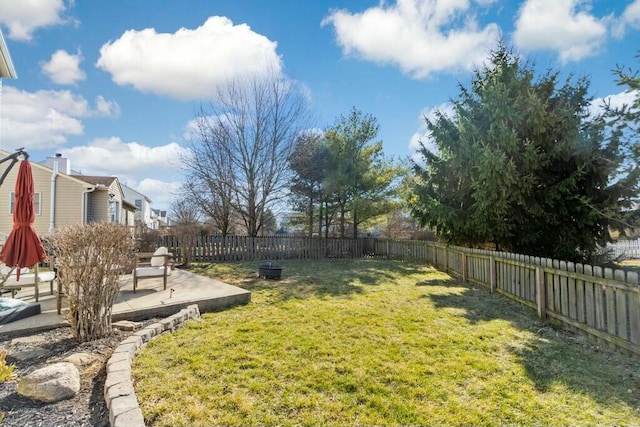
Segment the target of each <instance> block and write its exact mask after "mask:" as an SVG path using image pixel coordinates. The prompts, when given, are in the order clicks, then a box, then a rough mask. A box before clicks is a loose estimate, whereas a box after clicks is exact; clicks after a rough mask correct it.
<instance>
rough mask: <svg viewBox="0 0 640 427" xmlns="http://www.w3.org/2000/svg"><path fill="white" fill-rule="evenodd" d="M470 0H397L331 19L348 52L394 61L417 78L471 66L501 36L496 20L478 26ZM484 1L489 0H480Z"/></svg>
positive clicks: (341, 12)
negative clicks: (393, 2)
mask: <svg viewBox="0 0 640 427" xmlns="http://www.w3.org/2000/svg"><path fill="white" fill-rule="evenodd" d="M471 3H472V2H470V1H469V0H422V1H420V0H398V1H397V2H396V3H395V4H392V5H386V3H385V2H381V3H380V5H379V6H377V7H371V8H369V9H367V10H365V11H364V12H362V13H351V12H349V11H347V10H335V11H333V12H331V13H330V14H329V16H327V17H326V18H325V19H324V20H323V21H322V25H327V24H332V25H333V27H334V29H335V33H336V39H337V43H338V44H339V45H340V46H341V47H342V51H343V53H344V54H345V55H352V54H353V55H355V56H358V57H360V58H362V59H364V60H367V61H373V62H377V63H390V64H395V65H398V66H399V67H400V69H401V70H402V71H403V72H404V73H407V74H409V75H411V76H412V77H414V78H424V77H428V76H429V75H430V74H432V73H434V72H439V71H456V70H458V69H471V68H473V66H474V65H477V64H479V63H480V62H481V61H482V60H483V59H484V58H485V57H486V55H487V53H488V51H489V50H490V48H491V47H492V46H493V45H495V43H496V41H497V40H498V38H499V34H500V29H499V27H498V25H496V24H495V23H491V24H488V25H486V26H485V27H483V28H480V27H479V25H478V23H477V21H476V19H475V16H474V14H473V13H472V12H473V11H472V9H471ZM475 3H476V4H478V5H480V6H483V5H484V6H486V5H488V4H489V3H490V1H488V0H481V1H476V2H475Z"/></svg>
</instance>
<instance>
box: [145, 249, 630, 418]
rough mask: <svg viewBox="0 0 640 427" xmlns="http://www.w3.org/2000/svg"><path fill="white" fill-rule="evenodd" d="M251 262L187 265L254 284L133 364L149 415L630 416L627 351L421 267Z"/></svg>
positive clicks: (157, 343) (242, 283)
mask: <svg viewBox="0 0 640 427" xmlns="http://www.w3.org/2000/svg"><path fill="white" fill-rule="evenodd" d="M257 264H258V263H233V264H231V263H228V264H217V265H215V266H213V267H209V268H201V269H200V270H198V271H197V272H198V273H201V274H209V275H211V276H213V277H218V278H221V279H223V280H225V281H227V282H228V283H232V284H236V285H238V286H242V287H244V288H246V289H249V290H251V291H252V293H253V295H252V302H251V303H250V304H248V305H246V306H241V307H236V308H233V309H230V310H227V311H224V312H219V313H211V314H205V315H204V316H203V320H202V321H199V322H191V323H188V324H187V326H185V327H183V328H181V329H179V330H178V331H177V332H176V333H175V334H172V335H164V336H162V337H160V338H158V339H157V340H154V341H152V342H151V343H150V344H149V345H148V346H147V347H146V348H145V349H144V350H143V351H142V352H141V353H140V354H139V355H138V356H137V357H136V358H135V361H134V367H133V375H134V381H135V388H136V394H137V396H138V399H139V401H140V404H141V406H142V410H143V413H144V416H145V420H146V421H147V423H149V424H152V425H154V426H213V425H238V426H247V425H283V426H293V425H336V426H343V425H495V426H498V425H596V424H600V425H640V412H639V410H640V409H639V408H640V383H639V377H640V364H639V363H638V362H636V361H635V360H633V359H630V358H627V357H624V356H621V355H617V354H615V353H611V352H609V351H608V350H602V349H598V348H596V347H594V346H593V345H591V344H590V343H589V342H588V341H586V340H584V339H582V338H580V337H576V336H572V335H570V334H565V333H563V332H561V331H557V330H554V329H552V328H550V327H549V326H548V325H546V324H545V323H543V322H541V321H538V320H537V319H536V317H535V312H534V311H533V310H531V309H529V308H526V307H522V306H520V305H518V304H517V303H514V302H512V301H510V300H508V299H506V298H505V297H503V296H500V295H491V294H489V293H488V291H487V290H486V289H484V288H478V287H474V286H470V285H464V284H461V283H459V282H458V281H456V280H453V279H451V278H450V277H449V276H447V275H445V274H443V273H440V272H437V271H435V270H434V269H432V268H430V267H429V266H424V265H418V264H411V263H405V262H394V261H387V260H374V259H366V260H353V261H352V260H337V261H300V262H289V261H287V262H283V263H282V265H283V266H284V267H285V279H284V280H281V281H265V280H261V279H258V278H256V273H255V271H256V265H257Z"/></svg>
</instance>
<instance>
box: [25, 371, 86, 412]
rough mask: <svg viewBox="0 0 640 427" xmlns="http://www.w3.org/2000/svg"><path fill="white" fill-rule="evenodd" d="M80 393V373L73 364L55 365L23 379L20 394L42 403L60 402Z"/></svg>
mask: <svg viewBox="0 0 640 427" xmlns="http://www.w3.org/2000/svg"><path fill="white" fill-rule="evenodd" d="M79 391H80V373H79V372H78V368H76V367H75V365H74V364H73V363H69V362H62V363H54V364H52V365H49V366H45V367H44V368H41V369H38V370H35V371H33V372H32V373H30V374H29V375H26V376H24V377H22V379H21V380H20V382H19V383H18V394H19V395H21V396H24V397H28V398H29V399H33V400H40V401H42V402H49V403H51V402H58V401H60V400H64V399H68V398H70V397H73V396H75V395H76V394H77V393H78V392H79Z"/></svg>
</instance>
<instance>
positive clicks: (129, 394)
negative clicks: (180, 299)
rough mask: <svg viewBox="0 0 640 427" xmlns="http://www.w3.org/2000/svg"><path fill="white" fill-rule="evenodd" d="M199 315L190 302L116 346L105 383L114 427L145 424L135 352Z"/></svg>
mask: <svg viewBox="0 0 640 427" xmlns="http://www.w3.org/2000/svg"><path fill="white" fill-rule="evenodd" d="M199 318H200V310H199V309H198V305H197V304H193V305H190V306H188V307H187V308H184V309H182V310H180V311H179V312H178V313H176V314H174V315H172V316H169V317H167V318H165V319H162V320H160V321H159V322H156V323H153V324H151V325H149V326H147V327H145V328H143V329H140V330H139V331H136V332H134V333H133V334H132V335H131V336H130V337H128V338H127V339H125V340H124V341H122V342H121V343H120V345H119V346H118V347H116V349H115V350H114V352H113V354H112V355H111V358H110V359H109V360H108V362H107V379H106V380H105V383H104V399H105V401H106V403H107V407H108V408H109V422H110V424H111V426H112V427H144V419H143V417H142V410H141V409H140V406H139V405H138V399H137V398H136V394H135V392H134V390H133V382H132V381H131V362H132V361H133V358H134V357H135V354H136V352H137V351H138V350H140V349H141V348H144V346H145V345H147V343H148V342H149V341H150V340H152V339H153V338H155V337H157V336H159V335H160V334H162V333H164V332H173V331H175V330H176V328H179V327H180V326H182V325H183V323H184V322H186V321H187V320H191V319H199Z"/></svg>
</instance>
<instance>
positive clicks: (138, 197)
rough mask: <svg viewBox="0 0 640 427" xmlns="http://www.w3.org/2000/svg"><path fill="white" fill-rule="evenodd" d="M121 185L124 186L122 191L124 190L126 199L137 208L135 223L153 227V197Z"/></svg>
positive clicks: (122, 185)
mask: <svg viewBox="0 0 640 427" xmlns="http://www.w3.org/2000/svg"><path fill="white" fill-rule="evenodd" d="M120 185H121V187H122V191H123V192H124V200H125V201H127V202H129V203H131V204H133V205H134V206H135V207H136V208H137V209H136V213H135V218H134V225H135V226H142V227H143V228H144V227H147V228H153V227H152V223H153V221H152V214H151V199H150V198H148V197H147V196H145V195H144V194H142V193H140V192H138V191H136V190H134V189H133V188H131V187H128V186H126V185H124V184H120Z"/></svg>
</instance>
